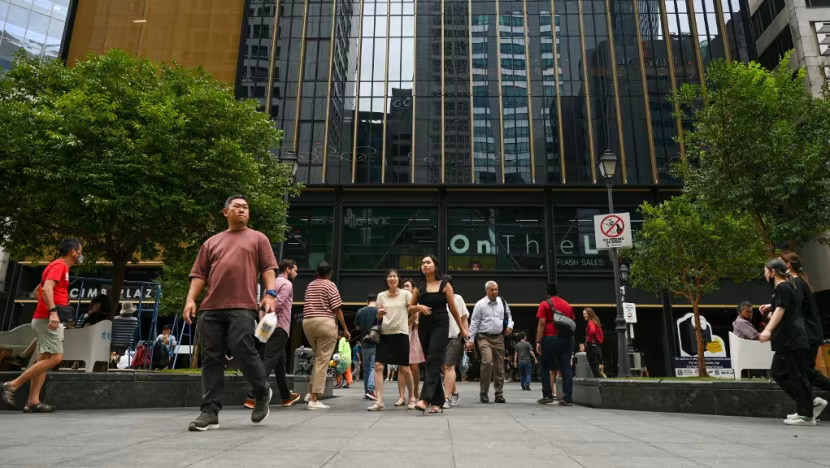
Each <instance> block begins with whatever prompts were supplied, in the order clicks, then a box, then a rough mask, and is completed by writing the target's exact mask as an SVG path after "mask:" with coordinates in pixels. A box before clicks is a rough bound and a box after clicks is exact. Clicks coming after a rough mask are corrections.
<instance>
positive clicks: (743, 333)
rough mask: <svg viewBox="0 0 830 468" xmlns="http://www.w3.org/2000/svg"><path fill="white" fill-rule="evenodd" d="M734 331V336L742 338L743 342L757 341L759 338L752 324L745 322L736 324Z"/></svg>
mask: <svg viewBox="0 0 830 468" xmlns="http://www.w3.org/2000/svg"><path fill="white" fill-rule="evenodd" d="M735 331H736V332H738V333H735V334H736V335H738V337H739V338H743V339H745V340H757V339H758V338H759V337H760V336H761V334H760V333H758V330H756V329H755V327H753V326H752V324H750V323H746V322H738V325H737V326H736V327H735Z"/></svg>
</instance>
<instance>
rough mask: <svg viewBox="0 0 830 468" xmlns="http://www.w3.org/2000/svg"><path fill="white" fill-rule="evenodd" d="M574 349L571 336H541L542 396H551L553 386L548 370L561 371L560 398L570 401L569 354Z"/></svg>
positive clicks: (571, 378) (570, 371)
mask: <svg viewBox="0 0 830 468" xmlns="http://www.w3.org/2000/svg"><path fill="white" fill-rule="evenodd" d="M573 350H574V339H573V337H572V336H571V337H568V338H563V337H560V336H546V337H544V338H542V359H541V363H542V365H541V374H542V375H540V376H539V378H540V379H541V380H542V397H543V398H553V388H551V385H550V372H551V371H557V370H558V371H560V372H562V395H560V396H561V397H562V400H564V401H567V402H570V401H571V400H572V394H573V371H572V370H571V355H572V354H573Z"/></svg>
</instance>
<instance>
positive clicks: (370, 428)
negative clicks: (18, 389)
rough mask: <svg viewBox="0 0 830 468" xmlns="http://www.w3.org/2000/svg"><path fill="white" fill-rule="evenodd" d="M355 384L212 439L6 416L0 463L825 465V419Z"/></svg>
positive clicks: (91, 421) (139, 423)
mask: <svg viewBox="0 0 830 468" xmlns="http://www.w3.org/2000/svg"><path fill="white" fill-rule="evenodd" d="M392 386H395V385H394V383H393V385H388V383H387V387H392ZM360 388H362V384H361V383H359V382H355V385H353V387H352V388H351V389H345V390H336V391H335V395H336V398H333V399H330V400H328V401H327V403H329V404H330V405H331V406H332V409H330V410H319V411H310V410H307V409H306V408H305V406H304V405H299V406H296V407H293V408H281V407H279V406H273V407H272V411H271V415H270V416H269V417H268V419H267V420H266V421H265V422H263V423H262V424H259V425H254V424H251V422H250V410H244V409H242V408H241V407H239V408H227V409H225V411H223V412H222V413H221V414H220V424H221V428H220V429H218V430H214V431H208V432H188V431H187V425H188V422H189V421H190V420H191V419H192V418H194V417H195V416H197V415H198V410H197V409H195V408H184V409H180V408H177V409H146V410H123V411H121V410H100V411H63V412H60V411H59V412H56V413H54V414H44V415H27V414H22V413H17V412H9V411H5V412H0V428H1V429H2V432H0V465H2V466H11V465H40V466H113V467H116V466H145V467H146V466H163V467H166V468H169V467H174V466H195V467H205V466H235V467H239V468H242V467H248V466H280V467H326V468H330V467H359V468H368V467H381V466H389V467H394V468H404V467H410V466H413V467H414V466H417V467H490V466H492V467H499V468H521V467H526V466H527V467H531V466H532V467H556V468H567V467H580V466H586V467H594V466H596V467H616V466H649V467H686V466H690V467H691V466H695V467H699V466H709V467H715V466H727V467H730V468H738V467H744V466H746V467H753V468H756V467H760V466H775V467H788V468H790V467H793V468H794V467H816V466H828V467H830V422H827V423H819V425H818V426H817V427H788V426H785V425H783V424H782V423H781V421H780V420H777V419H755V418H738V417H724V416H704V415H686V414H669V413H645V412H633V411H616V410H601V409H591V408H584V407H578V406H574V407H569V408H565V407H559V406H555V405H547V406H541V405H538V404H536V399H537V398H539V396H540V395H539V392H538V384H534V388H533V391H532V392H523V391H521V390H520V388H519V386H518V384H516V383H512V384H507V385H506V391H505V397H506V398H507V400H508V403H507V404H494V403H490V404H487V405H484V404H481V403H479V402H478V398H477V397H478V384H475V383H466V384H462V385H461V387H460V390H461V402H460V405H459V406H458V407H456V408H453V409H450V410H446V411H445V413H444V414H428V415H419V414H416V412H415V411H408V410H406V409H405V408H404V409H399V408H393V407H392V405H391V404H392V403H393V402H394V401H395V400H394V399H391V401H387V410H386V411H383V412H377V413H370V412H368V411H366V407H368V406H369V402H367V401H366V400H363V399H362V392H361V390H360ZM390 390H391V389H390ZM491 391H492V390H491ZM393 392H394V393H396V390H393ZM393 392H389V394H391V393H393ZM491 400H492V395H491Z"/></svg>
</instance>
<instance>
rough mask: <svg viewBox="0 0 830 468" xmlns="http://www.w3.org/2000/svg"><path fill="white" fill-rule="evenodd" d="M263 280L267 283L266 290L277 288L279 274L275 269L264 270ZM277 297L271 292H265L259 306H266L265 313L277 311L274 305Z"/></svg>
mask: <svg viewBox="0 0 830 468" xmlns="http://www.w3.org/2000/svg"><path fill="white" fill-rule="evenodd" d="M262 282H263V283H265V290H266V291H270V290H274V289H277V274H276V273H274V270H270V269H269V270H265V271H263V272H262ZM275 301H276V298H275V297H274V296H272V295H270V294H263V295H262V300H261V301H260V302H259V306H260V307H261V308H264V309H265V310H264V311H263V312H264V313H266V314H268V313H271V312H276V308H275V307H274V304H275Z"/></svg>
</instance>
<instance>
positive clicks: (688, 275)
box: [628, 195, 765, 376]
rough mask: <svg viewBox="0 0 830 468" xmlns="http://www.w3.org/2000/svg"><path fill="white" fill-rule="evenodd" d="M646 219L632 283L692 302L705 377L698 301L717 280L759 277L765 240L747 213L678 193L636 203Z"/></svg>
mask: <svg viewBox="0 0 830 468" xmlns="http://www.w3.org/2000/svg"><path fill="white" fill-rule="evenodd" d="M640 212H641V213H642V214H643V217H644V222H643V226H642V229H641V230H640V232H639V233H638V235H637V240H636V243H635V245H634V249H633V250H632V251H631V252H630V253H629V254H628V256H629V257H630V258H631V261H632V264H631V285H632V286H634V287H637V288H641V289H644V290H647V291H653V292H660V291H662V290H668V291H670V292H671V293H672V294H674V295H677V296H680V297H683V298H686V299H687V300H689V302H691V303H692V309H693V311H694V315H695V328H696V330H697V340H698V343H697V344H698V372H699V374H700V375H701V376H704V375H706V365H705V362H704V360H703V352H704V347H703V337H702V335H701V329H700V314H699V310H698V308H699V305H700V300H701V297H702V296H703V295H704V294H708V293H712V292H714V291H716V290H717V289H718V286H719V282H720V281H721V280H733V281H748V280H751V279H753V278H759V277H760V276H761V270H760V266H761V265H762V264H763V262H764V258H765V250H764V243H763V241H762V240H761V238H760V236H759V235H758V233H757V231H756V230H755V229H754V228H753V226H752V223H751V221H750V220H749V218H748V216H743V217H736V216H735V215H733V214H731V213H732V212H730V211H723V210H721V211H719V210H712V209H709V208H708V207H706V206H705V205H703V204H700V203H695V202H694V201H693V200H692V199H691V197H689V196H688V195H680V196H677V197H674V198H672V199H671V200H669V201H666V202H663V203H661V204H659V205H650V204H648V203H643V204H642V205H640Z"/></svg>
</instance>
